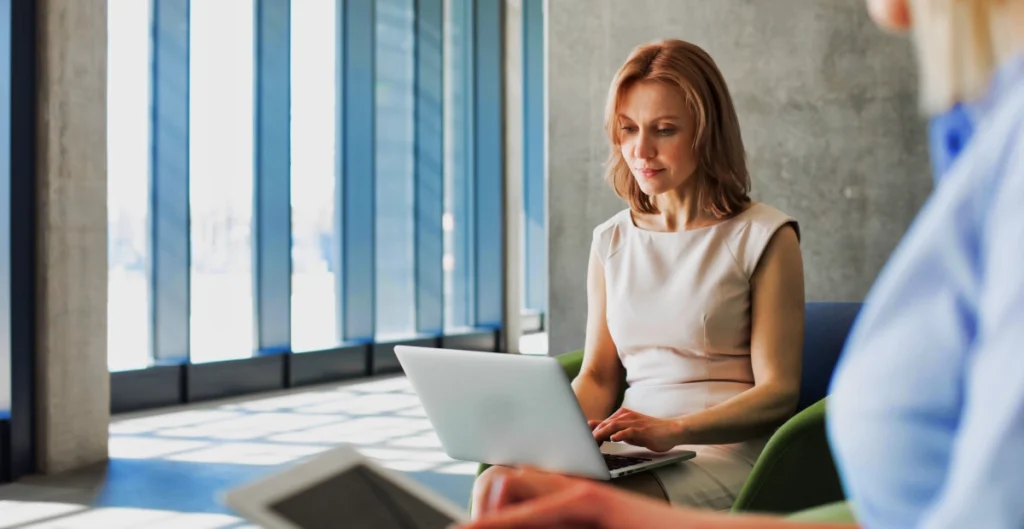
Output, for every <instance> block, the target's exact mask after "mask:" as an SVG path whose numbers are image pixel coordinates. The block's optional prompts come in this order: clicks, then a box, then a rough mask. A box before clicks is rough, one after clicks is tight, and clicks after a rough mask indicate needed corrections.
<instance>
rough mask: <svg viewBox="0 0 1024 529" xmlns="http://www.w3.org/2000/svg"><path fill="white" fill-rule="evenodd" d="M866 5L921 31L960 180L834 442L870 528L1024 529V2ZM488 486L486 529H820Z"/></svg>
mask: <svg viewBox="0 0 1024 529" xmlns="http://www.w3.org/2000/svg"><path fill="white" fill-rule="evenodd" d="M868 5H869V9H870V12H871V14H872V16H873V18H874V19H875V20H876V21H878V22H879V23H880V24H881V25H882V26H884V27H887V28H890V29H894V30H912V31H913V35H914V38H915V41H916V48H917V54H918V57H919V59H920V60H919V64H920V69H921V80H922V86H921V100H922V102H923V106H924V109H925V110H926V111H927V112H928V113H929V114H930V115H933V116H937V117H940V116H941V118H942V119H936V120H935V121H934V122H933V126H934V128H933V131H932V132H933V134H932V138H933V139H935V140H936V141H935V142H934V143H933V144H932V149H933V151H935V153H936V155H937V156H936V157H935V159H937V160H940V161H941V162H942V164H940V166H939V171H940V172H943V173H944V174H942V176H941V178H939V179H937V182H938V186H937V188H936V190H935V192H934V194H933V196H932V197H931V198H930V200H929V201H928V203H927V204H926V205H925V206H924V208H923V209H922V210H921V212H920V214H919V215H918V218H917V219H916V221H915V222H914V224H913V226H912V227H911V228H910V230H909V231H908V233H907V234H906V236H905V238H904V241H903V242H902V243H901V244H900V246H899V248H897V249H896V251H895V252H894V253H893V255H892V257H891V258H890V261H889V263H888V265H887V266H886V268H885V270H883V272H882V274H881V275H880V277H879V278H878V281H877V283H876V284H875V287H874V289H873V290H872V292H871V293H870V295H869V296H868V299H867V300H866V303H865V308H864V311H863V313H862V314H861V317H860V318H859V320H858V322H857V324H856V326H855V329H854V330H853V332H852V334H851V336H850V339H849V341H848V343H847V346H846V351H845V352H844V354H843V358H842V359H841V361H840V365H839V367H838V372H837V375H836V379H835V380H834V382H833V388H832V390H833V391H832V397H831V399H830V402H829V416H828V429H829V437H830V442H831V444H832V447H833V449H834V452H835V455H836V459H837V465H838V467H839V470H840V474H841V477H842V479H843V482H844V486H845V488H846V490H847V492H848V494H849V497H850V502H851V504H852V508H853V511H854V513H855V514H856V517H857V519H858V521H859V523H861V524H862V526H863V527H869V528H876V527H878V528H888V527H893V528H910V527H924V528H946V527H984V528H986V529H1010V528H1020V527H1024V501H1021V498H1020V494H1021V490H1024V345H1022V344H1024V272H1022V270H1024V269H1022V266H1021V263H1022V260H1024V210H1022V209H1021V208H1022V204H1024V0H871V1H870V2H869V4H868ZM947 112H953V114H954V115H955V116H958V117H955V118H953V119H945V118H946V117H948V114H947ZM947 139H952V140H953V141H946V140H947ZM490 486H492V487H494V490H496V491H497V492H495V493H494V494H493V495H492V500H491V502H490V503H488V504H486V505H484V506H482V510H483V511H484V514H483V516H482V518H481V519H480V520H479V521H478V522H477V523H474V524H471V527H473V528H475V529H485V528H486V529H491V528H495V529H496V528H511V527H538V528H539V527H603V528H625V527H646V528H655V529H657V528H683V527H687V528H747V527H750V528H754V527H757V528H764V529H772V528H788V527H793V528H807V527H814V525H808V524H806V523H800V524H795V523H793V522H790V521H786V520H781V519H776V518H770V517H761V516H719V515H716V514H714V513H707V512H700V511H695V510H684V509H671V508H668V507H666V506H664V505H660V504H658V503H656V502H652V501H650V500H648V499H645V498H642V497H639V496H635V495H629V494H624V493H621V492H615V491H614V490H613V489H610V488H607V487H604V486H601V485H598V484H594V483H591V482H584V481H579V480H574V479H570V478H566V477H562V476H551V475H547V474H539V473H532V472H518V473H509V474H507V475H505V476H503V477H502V480H501V482H500V483H491V484H490ZM819 527H825V526H824V525H820V526H819Z"/></svg>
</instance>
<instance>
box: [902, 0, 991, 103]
mask: <svg viewBox="0 0 1024 529" xmlns="http://www.w3.org/2000/svg"><path fill="white" fill-rule="evenodd" d="M1005 1H1007V0H910V8H911V10H910V12H911V19H912V23H913V38H914V43H915V46H916V48H917V59H918V66H919V68H918V71H919V82H920V99H921V106H922V110H923V111H924V112H925V113H928V114H936V113H940V112H943V111H945V110H948V109H949V108H950V107H952V106H953V105H954V104H956V103H957V102H960V101H969V100H971V99H975V98H977V97H979V96H981V95H982V93H983V92H984V90H985V87H986V86H987V85H988V83H989V81H990V79H991V77H992V75H993V73H994V71H995V69H996V67H997V62H998V61H997V57H996V43H995V42H994V38H993V37H994V35H993V32H992V22H993V20H992V11H993V9H992V8H993V7H994V6H995V5H996V4H997V3H1000V2H1005Z"/></svg>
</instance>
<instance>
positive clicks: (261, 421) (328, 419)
mask: <svg viewBox="0 0 1024 529" xmlns="http://www.w3.org/2000/svg"><path fill="white" fill-rule="evenodd" d="M110 433H111V439H110V456H111V458H115V459H118V458H120V459H164V460H168V461H190V462H200V463H224V464H240V465H280V464H285V463H293V462H297V461H299V460H302V459H304V458H306V457H308V456H311V455H314V454H317V453H320V452H322V451H324V450H327V449H329V448H331V447H333V446H337V445H338V444H342V443H348V444H352V445H355V446H356V448H357V449H358V450H360V451H362V452H363V453H364V454H366V455H367V456H369V457H372V458H374V459H377V460H379V461H380V462H381V463H382V464H384V466H386V467H389V468H392V469H394V470H400V471H406V472H431V471H437V472H439V473H444V474H463V475H474V474H475V473H476V464H474V463H469V464H466V463H463V462H459V461H454V460H452V459H451V458H449V457H448V456H447V455H446V454H445V453H444V451H443V450H442V449H441V443H440V441H439V440H438V439H437V436H436V435H435V434H434V431H433V429H432V428H431V425H430V421H428V420H427V419H426V414H425V413H424V411H423V408H422V407H421V406H420V404H419V399H418V398H417V397H416V395H415V393H414V392H413V390H412V387H411V386H410V384H409V382H408V380H407V379H406V378H405V377H393V378H387V379H383V380H375V381H370V382H362V383H357V384H349V385H345V386H342V387H327V388H323V389H311V390H309V391H307V392H304V393H301V394H291V395H282V396H275V397H269V398H259V399H256V400H251V401H245V402H236V403H227V404H222V405H219V406H216V407H212V408H209V409H203V410H189V411H181V412H174V413H169V414H166V415H158V416H153V417H138V418H127V419H121V420H118V419H115V422H114V423H113V424H112V425H111V427H110Z"/></svg>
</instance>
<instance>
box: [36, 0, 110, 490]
mask: <svg viewBox="0 0 1024 529" xmlns="http://www.w3.org/2000/svg"><path fill="white" fill-rule="evenodd" d="M38 5H39V8H38V9H39V33H38V35H39V36H38V42H39V78H38V79H39V84H38V87H39V89H38V94H39V96H38V97H39V103H38V105H39V106H38V127H39V130H38V142H39V143H38V158H37V160H38V162H37V163H38V169H37V170H38V180H37V182H38V195H37V196H38V200H39V202H38V210H37V211H38V230H39V238H38V252H39V254H38V261H37V262H38V270H37V274H38V278H39V279H38V281H39V284H38V286H37V292H38V296H37V303H38V314H37V326H38V327H37V332H38V340H37V356H36V362H37V363H36V369H37V373H38V376H37V381H36V382H37V385H36V395H37V401H36V409H37V417H36V425H37V428H38V431H37V433H38V438H37V456H38V463H39V470H40V471H41V472H43V473H57V472H61V471H65V470H70V469H74V468H77V467H80V466H83V465H87V464H90V463H95V462H98V461H103V460H105V459H106V458H107V439H108V432H107V430H108V428H109V424H110V374H109V371H108V369H107V127H106V123H107V91H106V83H107V2H106V0H39V2H38Z"/></svg>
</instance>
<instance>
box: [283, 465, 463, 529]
mask: <svg viewBox="0 0 1024 529" xmlns="http://www.w3.org/2000/svg"><path fill="white" fill-rule="evenodd" d="M269 509H270V510H271V511H273V512H274V513H275V514H277V515H278V516H280V517H282V518H284V519H286V520H288V521H290V522H291V523H293V524H295V525H297V526H299V527H301V528H302V529H334V528H337V527H349V528H352V529H371V528H372V529H392V528H393V529H445V528H446V527H448V526H449V525H451V524H452V523H454V522H455V520H453V519H452V518H451V517H449V516H448V515H446V514H443V513H441V512H440V511H438V510H437V509H435V508H434V507H432V506H430V505H428V504H426V503H424V502H423V501H421V500H420V499H418V498H416V497H415V496H413V495H411V494H409V493H408V492H406V491H405V490H403V489H401V488H400V487H399V486H397V485H395V484H394V483H392V482H391V481H389V480H387V479H385V478H383V477H381V476H380V474H377V473H376V472H374V471H373V470H370V469H369V468H367V467H366V466H364V465H355V466H353V467H350V468H348V469H346V470H345V471H344V472H342V473H340V474H336V475H334V476H331V477H329V478H327V479H325V480H322V481H320V482H318V483H314V484H313V485H311V486H309V487H306V488H305V489H302V490H299V491H297V492H296V493H295V494H292V495H290V496H288V497H286V498H283V499H280V500H278V501H277V502H275V503H273V504H271V505H269Z"/></svg>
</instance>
